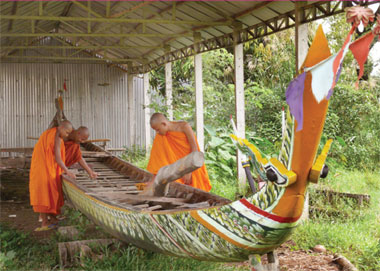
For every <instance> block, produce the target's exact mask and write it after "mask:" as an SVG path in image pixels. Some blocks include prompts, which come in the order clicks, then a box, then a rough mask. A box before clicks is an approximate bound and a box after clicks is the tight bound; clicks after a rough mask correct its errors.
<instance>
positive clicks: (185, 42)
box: [0, 1, 379, 73]
mask: <svg viewBox="0 0 380 271" xmlns="http://www.w3.org/2000/svg"><path fill="white" fill-rule="evenodd" d="M358 2H359V4H363V5H366V4H367V5H368V4H373V3H375V2H379V1H370V2H368V1H355V3H358ZM302 3H303V4H297V1H145V2H143V1H29V2H28V1H1V2H0V9H1V13H0V15H1V23H0V27H1V33H0V34H1V39H0V45H1V51H0V54H1V56H2V59H1V61H2V62H31V61H32V62H45V61H46V60H50V61H61V62H67V61H68V62H72V61H79V60H77V59H75V60H73V59H72V57H70V54H69V53H68V50H67V49H59V51H56V50H53V49H52V48H48V47H38V48H37V47H34V48H33V47H31V46H32V45H33V46H35V44H36V43H38V41H40V40H41V39H43V38H46V37H51V38H52V39H55V40H57V41H59V42H60V43H61V44H60V45H57V46H61V47H62V46H67V47H72V48H74V50H77V51H78V50H82V51H85V52H86V53H87V54H88V55H89V56H88V57H85V58H82V60H81V61H82V63H83V62H85V63H90V62H93V60H91V59H96V58H102V59H103V61H105V62H107V63H113V64H117V65H119V66H120V67H123V68H125V69H126V68H127V63H129V62H132V63H133V66H132V67H133V70H132V72H133V73H141V72H146V71H148V70H150V69H152V68H155V67H157V66H158V65H162V64H163V63H165V62H168V61H173V60H176V59H179V58H182V57H186V56H190V55H193V54H194V53H196V51H195V49H194V48H192V47H193V44H194V42H200V43H201V45H202V46H199V47H198V48H199V49H197V50H199V51H198V52H204V51H208V50H213V49H217V48H223V47H226V46H231V45H232V44H234V42H235V41H233V35H232V33H233V31H234V29H235V30H236V29H240V30H239V31H240V35H239V39H238V40H237V41H236V42H245V41H248V40H251V39H255V38H258V37H262V36H265V35H269V34H271V33H275V32H278V31H281V30H283V29H287V28H289V27H293V26H294V25H295V6H296V5H298V8H299V10H300V14H301V23H305V22H309V21H312V20H315V19H319V18H323V17H326V16H330V15H333V14H337V13H339V12H342V11H343V9H344V8H345V7H347V6H350V5H352V3H351V2H349V1H342V2H332V1H312V2H306V4H305V2H302ZM277 22H279V23H278V24H277ZM280 22H282V23H280ZM239 25H240V26H241V28H239ZM258 30H260V31H258ZM197 35H198V36H200V37H201V39H200V41H195V38H194V36H197ZM36 41H37V42H36ZM26 46H29V47H28V48H29V49H30V50H38V51H39V52H40V53H41V52H43V53H41V54H42V55H44V56H45V57H41V58H40V59H39V58H31V57H27V56H28V55H25V53H24V51H25V50H27V48H26ZM47 50H49V51H50V52H48V53H46V51H47ZM52 52H53V53H52ZM52 54H53V55H52ZM71 54H74V53H71Z"/></svg>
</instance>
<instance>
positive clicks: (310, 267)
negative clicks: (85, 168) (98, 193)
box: [0, 173, 341, 271]
mask: <svg viewBox="0 0 380 271" xmlns="http://www.w3.org/2000/svg"><path fill="white" fill-rule="evenodd" d="M0 181H1V183H0V192H1V194H0V196H1V197H0V199H1V205H0V221H1V222H2V223H4V222H5V223H7V224H8V225H9V226H11V227H13V228H16V229H18V230H20V231H23V232H25V233H30V234H31V235H32V236H34V237H36V238H38V239H45V238H49V236H50V234H51V233H52V232H53V231H45V232H35V231H34V229H35V228H37V227H39V226H40V223H39V222H38V214H36V213H34V212H33V209H32V207H31V206H30V204H29V192H28V178H27V175H26V174H25V173H23V174H21V175H20V176H18V177H17V178H14V177H13V178H11V179H8V178H6V175H4V174H2V175H0ZM292 244H293V243H292V241H288V242H286V243H285V244H283V245H282V246H281V247H280V248H279V249H278V250H277V255H278V258H279V262H280V266H281V271H315V270H320V271H330V270H331V271H336V270H341V269H340V267H339V265H337V264H335V263H333V256H332V255H330V254H328V252H327V253H313V252H312V251H311V250H310V251H303V250H297V251H293V250H291V247H292ZM263 258H264V259H263V261H264V262H265V256H263ZM234 265H236V264H234ZM238 265H240V266H247V270H248V269H249V267H248V263H247V262H244V263H241V264H238Z"/></svg>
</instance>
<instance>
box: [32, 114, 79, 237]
mask: <svg viewBox="0 0 380 271" xmlns="http://www.w3.org/2000/svg"><path fill="white" fill-rule="evenodd" d="M72 129H73V127H72V125H71V123H70V122H69V121H63V122H62V123H61V124H60V126H58V127H55V128H52V129H49V130H46V131H45V132H43V133H42V135H41V136H40V138H39V140H38V142H37V144H36V145H35V146H34V151H33V155H32V162H31V166H30V175H29V180H30V181H29V192H30V204H31V205H32V206H33V210H34V212H36V213H40V214H41V218H42V225H41V227H40V228H37V229H36V231H43V230H49V229H52V228H54V227H56V226H57V223H58V220H57V218H56V216H57V215H58V214H60V212H61V207H62V206H63V193H62V182H61V174H62V173H63V172H64V173H65V174H67V175H68V176H69V177H70V178H73V179H75V178H76V177H75V174H74V173H72V172H71V171H69V170H68V168H67V167H66V166H65V163H64V161H65V147H64V146H63V144H64V143H63V140H64V139H67V138H68V135H69V134H70V133H71V131H72ZM48 216H49V217H50V221H49V220H48Z"/></svg>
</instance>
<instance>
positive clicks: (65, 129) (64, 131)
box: [57, 120, 73, 140]
mask: <svg viewBox="0 0 380 271" xmlns="http://www.w3.org/2000/svg"><path fill="white" fill-rule="evenodd" d="M57 129H58V135H59V137H61V138H62V139H63V140H66V139H67V138H68V137H69V134H70V133H71V132H72V131H73V125H72V124H71V122H70V121H68V120H64V121H62V122H61V123H60V124H59V126H58V128H57Z"/></svg>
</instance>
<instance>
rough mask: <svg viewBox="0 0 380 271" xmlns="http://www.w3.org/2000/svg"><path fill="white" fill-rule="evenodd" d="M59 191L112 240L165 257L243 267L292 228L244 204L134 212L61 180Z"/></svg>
mask: <svg viewBox="0 0 380 271" xmlns="http://www.w3.org/2000/svg"><path fill="white" fill-rule="evenodd" d="M63 189H64V192H65V194H66V196H67V197H68V199H69V200H70V201H71V202H72V203H73V204H74V206H75V207H76V208H77V209H79V210H80V211H81V212H82V213H83V214H85V215H86V216H87V217H88V218H89V219H91V220H92V221H93V222H94V223H96V224H97V225H99V226H100V227H102V228H103V229H104V230H105V231H107V232H108V233H110V234H111V235H113V236H114V237H116V238H118V239H120V240H122V241H125V242H127V243H131V244H134V245H135V246H137V247H140V248H143V249H147V250H151V251H154V252H159V253H163V254H167V255H171V256H178V257H187V258H189V257H190V258H194V259H197V260H207V261H224V262H239V261H244V260H247V259H248V257H249V255H252V254H265V253H267V252H270V251H273V250H274V249H275V248H277V247H279V246H280V245H281V244H282V243H283V242H284V241H286V240H287V238H288V237H289V236H290V234H291V232H292V230H293V229H294V228H295V227H296V225H297V220H294V219H292V218H284V217H279V216H276V215H273V214H270V213H267V212H265V211H264V210H261V209H259V208H258V207H256V206H254V205H252V204H251V203H250V202H249V199H241V200H238V201H234V202H232V203H229V204H226V205H223V206H218V207H210V208H206V209H198V210H186V211H156V212H154V211H153V212H138V211H133V210H129V209H126V208H122V207H120V206H113V205H112V204H109V203H107V202H106V201H102V200H101V199H99V198H96V197H93V196H90V195H87V194H86V193H85V192H83V191H82V190H81V189H80V188H79V187H77V186H76V185H75V184H74V183H71V182H70V181H68V180H65V179H64V181H63ZM210 195H211V194H210ZM165 212H166V213H165Z"/></svg>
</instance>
